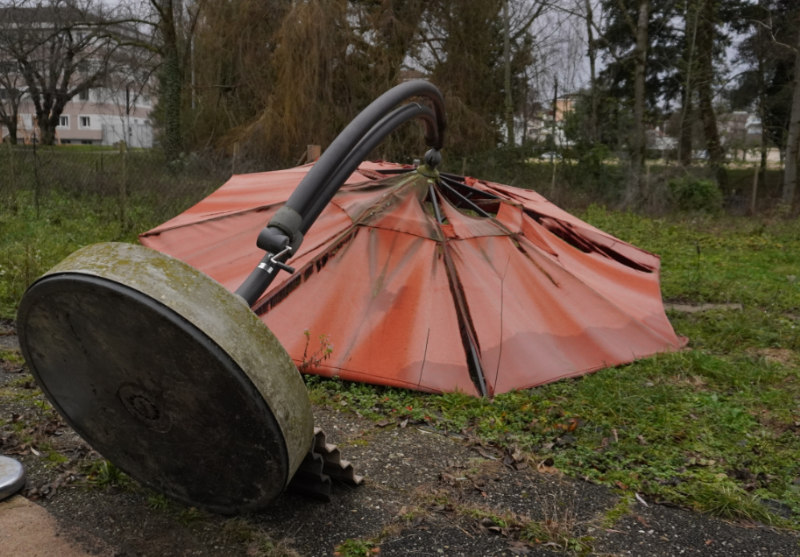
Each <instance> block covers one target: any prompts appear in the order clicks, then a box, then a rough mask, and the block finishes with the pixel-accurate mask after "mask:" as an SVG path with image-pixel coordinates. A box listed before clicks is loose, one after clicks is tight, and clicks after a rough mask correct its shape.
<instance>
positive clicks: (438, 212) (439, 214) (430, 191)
mask: <svg viewBox="0 0 800 557" xmlns="http://www.w3.org/2000/svg"><path fill="white" fill-rule="evenodd" d="M428 196H429V197H430V198H431V204H432V205H433V212H434V214H435V215H436V220H437V221H438V222H439V224H444V218H442V211H441V210H440V209H439V202H438V201H436V190H435V189H434V188H433V184H428Z"/></svg>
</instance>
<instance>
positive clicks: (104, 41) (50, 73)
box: [0, 0, 116, 145]
mask: <svg viewBox="0 0 800 557" xmlns="http://www.w3.org/2000/svg"><path fill="white" fill-rule="evenodd" d="M0 9H2V17H0V21H2V24H0V52H2V53H3V57H4V58H6V59H7V60H8V61H13V62H14V63H16V65H17V69H18V71H19V75H20V76H21V77H22V79H23V80H24V83H25V88H26V89H25V99H26V100H27V99H30V101H31V102H32V103H33V106H34V111H35V113H36V124H37V126H38V128H39V130H40V132H41V138H40V140H41V142H42V143H43V144H45V145H51V144H53V143H54V141H55V130H56V127H57V126H58V124H59V117H60V116H61V113H62V112H63V110H64V106H65V105H66V104H67V102H69V100H70V99H72V98H73V97H75V96H76V95H78V94H80V93H83V92H87V91H88V90H89V89H91V88H93V87H96V86H98V85H100V84H101V83H102V82H103V80H104V79H105V77H106V75H107V73H108V67H109V60H110V59H111V57H112V55H113V53H114V50H115V48H116V45H115V43H114V42H113V41H112V40H111V37H110V34H109V33H108V31H107V29H106V28H105V27H104V26H103V25H102V21H103V18H102V8H101V5H100V4H96V3H95V2H94V0H5V1H4V2H3V4H2V5H0Z"/></svg>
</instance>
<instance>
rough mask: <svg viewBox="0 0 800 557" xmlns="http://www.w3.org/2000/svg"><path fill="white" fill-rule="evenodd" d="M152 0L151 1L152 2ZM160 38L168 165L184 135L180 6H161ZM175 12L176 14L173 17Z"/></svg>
mask: <svg viewBox="0 0 800 557" xmlns="http://www.w3.org/2000/svg"><path fill="white" fill-rule="evenodd" d="M153 1H154V0H151V2H153ZM161 8H162V9H161V10H160V13H161V21H160V22H159V26H160V31H161V34H162V40H163V45H162V56H163V57H164V58H163V65H162V67H161V91H160V94H161V96H162V98H161V100H160V102H163V103H164V104H163V106H164V135H163V145H162V147H163V149H164V153H165V155H166V157H167V160H168V161H174V160H176V159H178V157H179V156H180V154H181V151H182V150H183V134H182V130H181V97H182V94H183V76H182V72H181V56H180V50H179V49H180V46H179V44H178V41H179V40H180V39H179V36H178V34H179V32H180V30H179V28H178V25H179V19H178V18H179V17H180V15H181V14H180V12H182V11H183V7H182V3H181V2H180V1H178V2H177V3H176V4H175V5H174V4H173V2H172V0H167V1H165V2H164V3H163V5H162V6H161ZM176 12H178V13H177V14H176Z"/></svg>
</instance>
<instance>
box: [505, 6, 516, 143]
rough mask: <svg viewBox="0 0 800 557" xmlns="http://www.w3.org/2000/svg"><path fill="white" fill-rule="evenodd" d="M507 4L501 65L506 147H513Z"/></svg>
mask: <svg viewBox="0 0 800 557" xmlns="http://www.w3.org/2000/svg"><path fill="white" fill-rule="evenodd" d="M508 2H509V0H506V1H505V2H504V3H503V24H504V26H505V30H504V33H503V63H504V65H505V75H504V76H503V77H504V80H503V81H504V84H503V85H504V87H505V90H506V99H505V117H506V145H508V146H510V147H513V146H514V98H513V97H512V95H511V37H510V34H511V22H510V18H511V16H510V15H509V13H508Z"/></svg>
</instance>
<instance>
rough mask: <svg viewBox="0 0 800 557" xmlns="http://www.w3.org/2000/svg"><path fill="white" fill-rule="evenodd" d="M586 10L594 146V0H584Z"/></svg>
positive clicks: (595, 135) (595, 124) (595, 71)
mask: <svg viewBox="0 0 800 557" xmlns="http://www.w3.org/2000/svg"><path fill="white" fill-rule="evenodd" d="M584 9H585V10H586V13H585V16H586V39H587V44H588V48H587V55H588V57H589V130H588V132H589V133H588V134H587V135H588V137H589V141H590V143H591V144H592V145H594V144H595V142H596V141H597V139H598V133H597V45H596V44H595V42H594V14H593V12H592V0H584Z"/></svg>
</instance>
